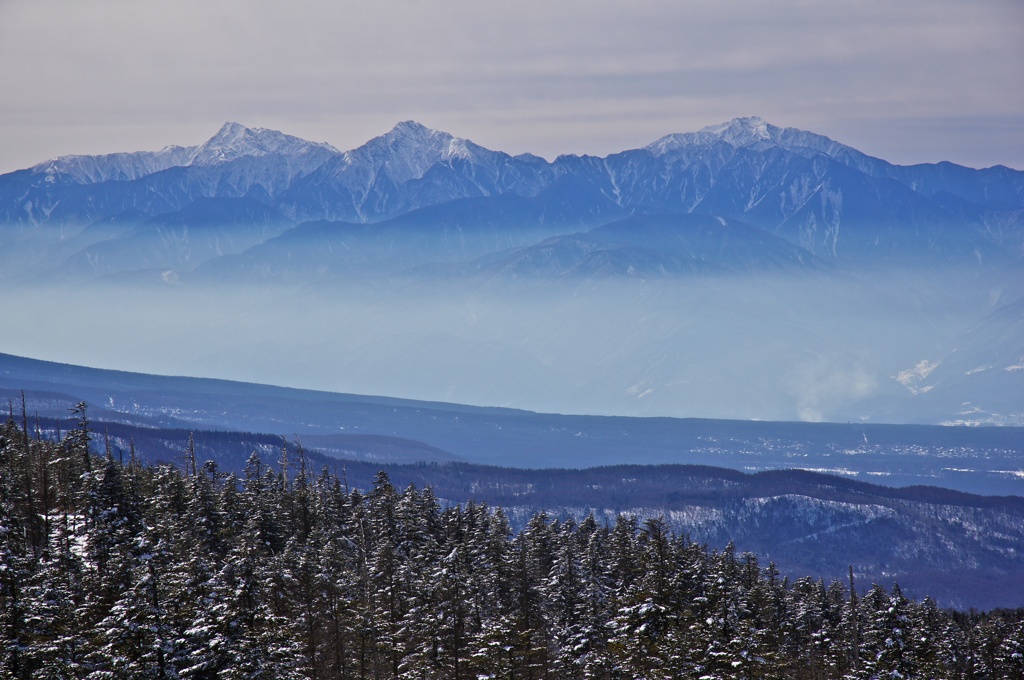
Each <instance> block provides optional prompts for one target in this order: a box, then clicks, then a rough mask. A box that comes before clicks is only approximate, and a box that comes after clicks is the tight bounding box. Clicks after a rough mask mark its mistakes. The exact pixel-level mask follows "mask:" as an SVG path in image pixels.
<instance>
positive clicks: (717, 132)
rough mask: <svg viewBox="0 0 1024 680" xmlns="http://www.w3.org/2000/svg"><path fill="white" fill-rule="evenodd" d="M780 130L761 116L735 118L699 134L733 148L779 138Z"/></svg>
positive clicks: (702, 130) (705, 129) (710, 126)
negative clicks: (714, 138)
mask: <svg viewBox="0 0 1024 680" xmlns="http://www.w3.org/2000/svg"><path fill="white" fill-rule="evenodd" d="M779 131H780V129H779V128H777V127H775V126H774V125H769V124H768V123H767V122H766V121H765V120H764V118H761V117H760V116H748V117H746V118H733V119H732V120H730V121H729V122H727V123H720V124H718V125H709V126H708V127H705V128H703V129H701V130H700V131H699V132H698V133H697V134H701V133H704V134H707V135H713V136H715V137H717V138H719V139H721V140H722V141H724V142H728V143H729V144H732V145H733V146H748V145H750V144H752V143H756V142H759V141H769V140H773V139H776V138H777V137H778V133H779Z"/></svg>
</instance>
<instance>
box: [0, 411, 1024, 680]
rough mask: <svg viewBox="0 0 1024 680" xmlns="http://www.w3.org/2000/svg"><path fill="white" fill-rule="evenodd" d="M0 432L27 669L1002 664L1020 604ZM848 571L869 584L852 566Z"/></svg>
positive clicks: (926, 669)
mask: <svg viewBox="0 0 1024 680" xmlns="http://www.w3.org/2000/svg"><path fill="white" fill-rule="evenodd" d="M76 416H77V417H78V425H77V426H76V427H75V428H74V429H72V430H71V431H70V432H68V433H67V434H66V435H65V436H64V437H63V438H62V439H61V441H59V442H49V441H44V440H41V439H38V438H34V437H32V436H31V435H30V434H29V432H28V428H27V423H25V422H23V423H17V422H15V421H14V420H13V419H11V420H9V421H8V422H7V423H6V425H4V426H3V427H2V429H0V621H2V629H0V630H2V633H0V639H2V643H0V644H2V649H0V674H2V677H4V678H36V677H89V678H121V677H169V678H175V677H181V678H212V677H225V678H234V677H246V678H255V677H296V678H298V677H316V678H452V679H459V678H472V679H478V678H558V679H566V678H778V677H786V678H872V677H903V678H917V677H920V678H931V677H943V678H1013V677H1022V674H1024V655H1022V653H1024V614H1022V612H1020V611H1014V612H1010V611H1001V612H991V613H988V614H978V613H956V612H949V611H942V610H939V609H938V608H937V607H936V606H935V605H934V603H933V602H932V601H930V600H928V599H925V600H924V601H920V602H918V601H914V600H910V599H908V598H906V597H904V595H903V594H902V592H901V591H900V589H899V587H898V586H894V587H893V588H892V589H891V590H886V589H884V588H882V587H880V586H873V587H871V588H870V589H868V590H862V589H860V588H858V589H855V590H854V591H852V592H851V590H850V588H849V585H850V584H848V583H845V582H840V581H834V582H832V583H830V584H827V583H825V582H823V581H820V580H818V581H815V580H811V579H797V580H794V581H789V580H787V579H782V578H780V577H779V575H778V572H777V571H776V569H775V568H774V566H773V565H767V566H765V565H762V564H760V563H759V562H758V560H757V558H756V557H755V556H754V555H752V554H749V553H744V554H737V552H736V551H735V550H734V548H733V547H732V546H731V545H727V546H724V547H722V548H721V549H720V550H710V549H709V548H708V547H707V546H704V545H700V544H698V543H696V542H693V541H691V540H689V539H688V538H687V537H686V536H681V535H676V534H673V533H671V532H670V531H669V530H668V528H667V526H666V524H665V522H664V521H662V520H659V519H656V518H655V519H648V520H646V521H644V522H643V523H642V524H640V523H639V522H638V521H637V520H636V519H632V518H629V517H620V518H618V520H617V521H616V522H615V523H614V524H613V525H608V524H605V523H601V522H598V521H595V519H594V518H593V517H590V518H587V519H584V520H582V521H579V522H576V521H573V520H556V519H553V518H551V517H549V516H546V515H544V514H538V515H535V516H534V517H533V518H532V519H531V520H530V521H529V522H528V524H527V525H526V526H525V528H524V529H523V530H522V531H519V532H513V531H512V529H511V527H510V524H509V522H508V520H507V518H506V516H505V514H504V513H503V512H502V510H500V509H491V508H488V507H486V506H485V505H481V504H473V503H470V504H467V505H465V506H451V507H442V505H441V504H440V503H439V501H438V500H437V499H436V498H435V497H434V495H433V493H432V491H431V490H430V488H429V487H428V488H424V489H418V488H416V487H414V486H410V487H408V488H406V489H404V490H398V489H396V488H394V487H393V486H392V484H391V483H390V480H389V479H388V477H387V475H386V474H383V473H382V474H380V475H378V477H377V479H376V480H375V482H374V484H373V486H372V488H369V489H366V490H358V489H354V488H349V487H348V485H347V483H346V481H345V480H344V478H339V477H337V476H335V475H333V474H331V473H328V472H326V471H325V472H322V473H319V474H314V473H313V472H312V471H311V470H309V469H308V468H307V460H306V458H305V456H303V455H302V454H301V452H300V453H299V454H298V455H296V454H295V453H294V452H288V451H287V450H283V451H282V456H281V460H280V461H277V465H273V466H271V465H267V464H266V463H265V462H264V461H261V460H260V458H259V457H258V456H256V455H253V456H252V457H251V458H250V460H249V465H248V466H247V468H246V470H245V472H244V474H243V475H242V476H241V477H238V476H236V475H234V474H230V473H228V474H225V473H222V472H220V471H219V470H218V468H217V466H216V465H215V464H212V463H208V464H205V465H204V464H200V463H198V462H197V461H196V460H195V459H194V458H193V457H190V458H188V459H187V460H186V461H185V463H184V465H183V466H182V467H181V468H177V467H172V466H167V465H163V466H143V465H141V464H140V463H139V462H138V460H137V458H136V456H135V455H134V451H131V450H129V452H128V455H127V460H125V461H122V460H120V458H121V455H120V454H117V455H115V454H114V453H113V452H112V451H111V450H110V449H109V448H107V450H106V451H104V452H103V454H101V455H96V452H95V451H96V450H102V449H104V447H103V446H97V444H100V443H101V442H97V441H95V440H94V439H93V436H92V435H91V433H90V431H89V427H88V422H87V420H86V418H85V411H84V408H83V409H79V410H78V412H77V413H76ZM857 585H859V584H857Z"/></svg>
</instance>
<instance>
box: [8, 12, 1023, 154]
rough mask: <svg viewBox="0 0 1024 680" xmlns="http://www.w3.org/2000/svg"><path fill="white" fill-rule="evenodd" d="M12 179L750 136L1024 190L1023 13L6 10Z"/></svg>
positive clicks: (576, 149) (603, 148) (601, 148)
mask: <svg viewBox="0 0 1024 680" xmlns="http://www.w3.org/2000/svg"><path fill="white" fill-rule="evenodd" d="M0 92H2V93H3V94H2V96H0V172H7V171H10V170H13V169H16V168H22V167H27V166H29V165H32V164H34V163H36V162H39V161H42V160H45V159H48V158H51V157H54V156H57V155H62V154H71V153H110V152H114V151H131V150H141V149H145V150H151V149H159V148H161V147H163V146H165V145H168V144H180V145H191V144H198V143H201V142H202V141H204V140H205V139H207V138H209V137H210V136H212V135H213V133H214V132H216V130H217V128H218V127H219V126H220V125H221V124H222V123H223V122H224V121H226V120H233V121H237V122H240V123H244V124H245V125H249V126H251V127H267V128H273V129H278V130H282V131H284V132H287V133H289V134H294V135H297V136H300V137H304V138H306V139H311V140H314V141H326V142H330V143H331V144H333V145H334V146H336V147H338V148H339V149H343V150H344V149H350V148H353V147H356V146H358V145H360V144H362V143H363V142H365V141H366V140H367V139H369V138H371V137H373V136H376V135H379V134H382V133H384V132H386V131H387V130H389V129H390V128H391V127H392V126H393V125H394V124H395V123H396V122H398V121H401V120H408V119H414V120H418V121H420V122H421V123H423V124H425V125H427V126H429V127H433V128H437V129H441V130H445V131H447V132H451V133H452V134H455V135H457V136H460V137H466V138H469V139H472V140H473V141H475V142H477V143H479V144H481V145H483V146H486V147H488V148H492V149H498V150H502V151H508V152H510V153H522V152H525V151H530V152H533V153H536V154H538V155H542V156H545V157H547V158H549V159H551V158H553V157H554V156H556V155H558V154H561V153H576V154H583V153H589V154H596V155H605V154H608V153H612V152H615V151H621V150H624V149H628V148H636V147H639V146H643V145H645V144H647V143H649V142H651V141H653V140H654V139H656V138H658V137H660V136H662V135H665V134H668V133H672V132H688V131H692V130H696V129H699V128H701V127H703V126H705V125H711V124H716V123H719V122H722V121H725V120H729V119H731V118H734V117H737V116H748V115H760V116H762V117H763V118H765V119H767V120H768V121H769V122H771V123H774V124H776V125H780V126H791V127H798V128H802V129H807V130H812V131H814V132H818V133H821V134H825V135H828V136H829V137H832V138H833V139H836V140H838V141H841V142H843V143H846V144H849V145H851V146H854V147H856V148H858V149H860V150H862V151H864V152H866V153H869V154H871V155H874V156H879V157H882V158H885V159H887V160H890V161H893V162H895V163H901V164H909V163H919V162H934V161H939V160H952V161H954V162H958V163H962V164H965V165H970V166H974V167H985V166H990V165H994V164H998V163H1001V164H1004V165H1010V166H1012V167H1016V168H1020V169H1024V2H1021V0H988V1H986V2H979V3H969V2H964V1H963V0H900V1H898V2H897V1H894V0H857V1H856V2H840V1H828V2H825V1H821V0H806V1H805V0H772V2H766V1H764V2H762V1H758V2H753V1H751V2H730V1H729V0H692V1H688V0H631V1H630V2H628V3H627V2H623V1H618V2H607V1H605V0H517V1H516V2H501V3H499V2H489V1H488V0H432V1H430V0H343V1H339V0H301V1H300V2H294V3H286V2H280V1H279V0H267V1H263V0H174V1H173V2H172V1H165V0H147V1H145V2H139V1H138V0H91V1H90V2H81V1H77V0H62V1H57V0H0Z"/></svg>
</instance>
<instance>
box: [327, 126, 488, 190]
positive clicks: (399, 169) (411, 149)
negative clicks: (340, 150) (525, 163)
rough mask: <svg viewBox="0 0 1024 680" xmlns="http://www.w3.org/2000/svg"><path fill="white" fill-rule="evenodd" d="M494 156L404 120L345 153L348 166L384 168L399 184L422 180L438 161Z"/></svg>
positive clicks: (486, 150) (479, 148)
mask: <svg viewBox="0 0 1024 680" xmlns="http://www.w3.org/2000/svg"><path fill="white" fill-rule="evenodd" d="M497 153H498V152H495V151H489V150H488V149H485V148H483V147H482V146H478V145H476V144H474V143H473V142H471V141H469V140H468V139H462V138H460V137H455V136H453V135H451V134H449V133H447V132H442V131H440V130H434V129H432V128H428V127H427V126H425V125H423V124H421V123H417V122H416V121H413V120H406V121H402V122H400V123H398V124H397V125H395V126H394V127H393V128H391V130H390V131H388V132H386V133H384V134H383V135H381V136H379V137H375V138H373V139H371V140H370V141H369V142H367V143H366V144H364V145H362V146H361V147H359V148H358V149H354V150H352V151H349V152H347V153H346V157H347V158H348V161H349V163H350V164H351V163H354V162H357V161H359V160H370V162H371V164H373V165H380V166H386V172H387V174H388V175H389V176H390V177H391V179H393V180H394V181H396V182H399V183H402V182H406V181H409V180H411V179H417V178H419V177H422V176H423V174H424V173H425V172H426V171H427V170H428V169H429V168H430V167H431V166H433V165H434V164H436V163H439V162H442V163H443V162H450V161H451V160H453V159H460V160H467V161H469V160H473V161H481V160H483V159H485V158H487V157H489V156H494V155H497Z"/></svg>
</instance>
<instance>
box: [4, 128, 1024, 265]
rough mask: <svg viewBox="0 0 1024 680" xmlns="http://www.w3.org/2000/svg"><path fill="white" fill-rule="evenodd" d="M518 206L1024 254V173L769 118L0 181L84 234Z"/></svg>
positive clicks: (820, 249) (69, 166) (19, 198)
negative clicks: (204, 208) (104, 227)
mask: <svg viewBox="0 0 1024 680" xmlns="http://www.w3.org/2000/svg"><path fill="white" fill-rule="evenodd" d="M507 195H514V196H519V197H524V198H528V199H535V200H536V199H538V198H539V197H541V196H546V197H547V198H548V200H552V199H553V200H555V202H560V203H563V204H565V203H569V202H577V203H579V202H583V203H587V204H588V205H589V206H591V212H593V207H594V206H597V207H598V209H599V212H604V213H605V214H608V215H612V216H614V217H622V216H626V215H629V214H637V213H699V214H713V215H721V216H723V217H728V218H732V219H739V220H743V221H746V222H749V223H751V224H753V225H754V226H757V227H760V228H763V229H767V230H768V231H771V232H773V233H776V234H778V235H780V236H782V237H783V238H786V239H788V240H790V241H792V242H794V243H796V244H797V245H799V246H801V247H803V248H806V249H808V250H809V251H810V252H812V253H814V254H815V255H819V256H824V257H831V258H842V257H844V256H846V255H853V254H858V255H861V254H864V253H863V252H862V251H863V249H864V247H865V242H869V243H870V242H874V241H875V239H876V236H877V235H878V233H879V232H881V233H883V234H884V233H885V232H887V231H892V230H899V231H901V232H905V231H906V230H907V229H918V228H922V227H924V228H927V229H929V230H933V229H935V228H936V227H940V228H944V227H946V226H949V225H950V224H956V225H957V226H958V228H959V227H960V226H962V225H964V224H966V225H968V226H969V227H971V229H970V230H969V233H970V234H975V233H982V234H985V235H986V239H987V240H988V241H992V242H993V243H994V245H995V246H996V247H997V249H1002V248H1004V247H1005V248H1007V249H1009V250H1010V251H1011V252H1012V253H1013V254H1014V255H1018V256H1019V255H1020V250H1021V246H1022V242H1021V240H1020V239H1019V237H1018V235H1017V233H1011V231H1012V232H1019V229H1016V228H1014V229H1013V230H1008V224H1012V225H1014V226H1015V227H1019V223H1018V222H1017V220H1018V219H1019V216H1017V217H1016V218H1015V217H1014V216H1013V215H1012V214H1008V212H1009V213H1012V212H1013V211H1019V210H1021V209H1022V208H1024V172H1020V171H1015V170H1011V169H1009V168H1004V167H995V168H989V169H986V170H972V169H969V168H964V167H960V166H955V165H952V164H945V163H944V164H938V165H918V166H909V167H901V166H894V165H891V164H889V163H886V162H885V161H882V160H879V159H875V158H871V157H869V156H866V155H865V154H862V153H860V152H858V151H856V150H855V149H852V148H850V147H848V146H845V145H842V144H840V143H838V142H835V141H833V140H831V139H829V138H827V137H823V136H821V135H816V134H813V133H810V132H804V131H801V130H796V129H793V128H780V127H776V126H774V125H770V124H768V123H766V122H765V121H763V120H762V119H760V118H737V119H735V120H733V121H730V122H729V123H725V124H722V125H717V126H711V127H707V128H704V129H703V130H700V131H698V132H695V133H688V134H674V135H668V136H666V137H663V138H661V139H659V140H657V141H655V142H654V143H652V144H650V145H648V146H647V147H645V148H643V149H637V150H632V151H624V152H622V153H618V154H613V155H610V156H608V157H606V158H595V157H590V156H582V157H580V156H561V157H559V158H557V159H555V160H554V161H552V162H546V161H543V160H542V159H539V158H537V157H535V156H529V155H524V156H518V157H512V156H510V155H508V154H505V153H502V152H498V151H491V150H488V149H485V148H483V147H480V146H478V145H476V144H474V143H472V142H470V141H468V140H465V139H460V138H458V137H454V136H452V135H450V134H448V133H445V132H439V131H436V130H430V129H427V128H425V127H423V126H422V125H419V124H418V123H414V122H403V123H399V124H398V125H396V126H395V127H394V128H393V129H392V130H391V131H390V132H388V133H386V134H384V135H382V136H380V137H377V138H375V139H372V140H370V141H369V142H367V143H366V144H364V145H363V146H361V147H359V148H357V149H353V150H351V151H346V152H340V151H338V150H337V149H335V148H334V147H332V146H330V145H328V144H323V143H314V142H307V141H305V140H301V139H298V138H296V137H291V136H289V135H285V134H282V133H279V132H276V131H273V130H265V129H261V128H246V127H244V126H241V125H239V124H237V123H227V124H225V125H224V127H223V128H221V130H220V131H218V132H217V134H215V135H214V136H213V137H212V138H210V140H208V141H207V142H205V143H203V144H201V145H199V146H195V147H167V148H165V149H163V150H162V151H156V152H151V153H148V152H135V153H125V154H111V155H107V156H66V157H61V158H57V159H55V160H52V161H48V162H45V163H41V164H39V165H36V166H34V167H32V168H29V169H27V170H23V171H17V172H14V173H9V174H8V175H5V176H0V219H3V221H4V222H7V223H20V224H39V225H43V224H58V223H59V224H65V225H66V224H78V225H86V224H90V223H92V222H96V221H101V220H109V219H116V218H117V217H118V216H120V215H123V214H124V213H125V212H126V211H136V210H137V211H141V213H142V214H143V215H145V216H148V217H155V216H157V215H160V214H164V213H167V212H171V211H175V210H181V209H183V208H185V207H187V206H188V205H189V204H190V203H192V202H193V201H195V200H196V199H198V198H251V199H254V200H257V201H260V202H262V203H264V204H266V205H269V206H271V207H272V208H274V209H275V210H277V211H279V212H280V213H281V214H282V216H283V217H284V218H286V219H287V220H288V221H290V222H293V223H297V222H301V221H310V220H317V219H333V220H345V221H352V222H376V221H380V220H384V219H388V218H392V217H396V216H398V215H401V214H403V213H406V212H408V211H410V210H415V209H418V208H424V207H428V206H434V205H439V204H443V203H447V202H449V201H452V200H457V199H466V198H483V197H495V196H507ZM590 217H591V216H587V217H586V219H583V220H582V221H583V222H588V221H589V218H590ZM597 221H599V222H600V221H602V220H601V219H600V217H598V219H597ZM859 232H862V233H859ZM985 245H987V244H985ZM876 250H877V251H878V252H880V253H881V254H882V255H884V256H885V257H889V256H891V255H892V254H891V253H888V252H886V251H885V249H884V248H882V249H880V250H878V249H876ZM983 253H984V248H983ZM876 254H877V253H876Z"/></svg>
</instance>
